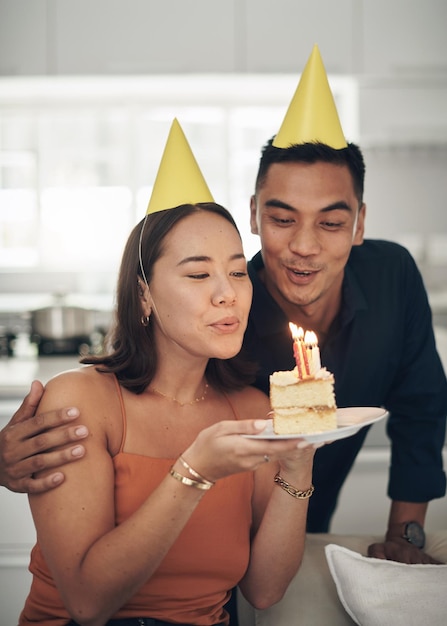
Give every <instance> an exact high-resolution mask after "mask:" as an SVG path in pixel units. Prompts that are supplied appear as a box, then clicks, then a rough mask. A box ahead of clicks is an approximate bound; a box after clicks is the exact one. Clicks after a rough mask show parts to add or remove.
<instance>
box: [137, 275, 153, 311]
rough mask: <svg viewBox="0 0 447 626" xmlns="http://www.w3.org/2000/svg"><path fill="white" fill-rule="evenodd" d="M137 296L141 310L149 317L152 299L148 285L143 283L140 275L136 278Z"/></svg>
mask: <svg viewBox="0 0 447 626" xmlns="http://www.w3.org/2000/svg"><path fill="white" fill-rule="evenodd" d="M137 289H138V297H139V298H140V302H141V310H142V313H143V315H144V316H145V317H149V316H150V314H151V312H152V300H151V295H150V292H149V287H148V286H147V285H146V283H144V282H143V281H142V280H141V278H140V277H138V278H137Z"/></svg>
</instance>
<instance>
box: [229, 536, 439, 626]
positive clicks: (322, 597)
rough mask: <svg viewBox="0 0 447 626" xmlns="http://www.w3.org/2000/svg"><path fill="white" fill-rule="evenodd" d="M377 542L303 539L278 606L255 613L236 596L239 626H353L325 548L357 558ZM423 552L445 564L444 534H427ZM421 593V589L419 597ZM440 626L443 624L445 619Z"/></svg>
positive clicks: (371, 538) (384, 625)
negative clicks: (299, 559) (295, 567)
mask: <svg viewBox="0 0 447 626" xmlns="http://www.w3.org/2000/svg"><path fill="white" fill-rule="evenodd" d="M379 541H382V539H381V538H380V537H377V536H374V535H336V534H312V535H307V538H306V549H305V552H304V557H303V562H302V565H301V568H300V570H299V572H298V574H297V575H296V576H295V578H294V579H293V580H292V582H291V583H290V585H289V588H288V589H287V591H286V593H285V595H284V597H283V599H282V600H281V601H280V602H278V603H277V604H275V605H274V606H272V607H270V608H269V609H266V610H264V611H258V610H254V609H253V608H252V607H251V606H250V605H249V604H248V602H247V601H246V600H245V599H244V598H243V596H242V594H239V599H238V609H239V623H240V626H255V625H256V626H310V625H312V626H314V625H315V626H323V625H324V626H326V625H330V626H353V625H354V624H355V621H353V619H352V617H351V616H350V615H349V613H348V612H347V611H346V610H345V609H344V607H343V604H342V603H341V602H340V599H339V596H338V593H337V588H336V586H335V583H334V580H333V578H332V575H331V572H330V570H329V566H328V562H327V560H326V555H325V546H326V545H328V544H336V545H339V546H344V547H345V548H348V549H349V550H352V551H355V552H357V553H359V554H366V551H367V548H368V546H369V545H370V544H371V543H376V542H379ZM426 550H427V552H428V553H429V554H431V555H432V556H433V557H435V558H437V559H439V560H440V561H443V562H445V563H447V530H446V531H439V532H437V533H428V535H427V546H426ZM423 567H426V566H425V565H424V566H423ZM436 567H443V566H436ZM446 567H447V566H446ZM435 571H437V572H441V570H435ZM444 589H446V592H445V594H446V596H447V585H444ZM373 591H374V590H371V592H373ZM424 592H425V588H424V589H422V590H420V591H419V594H420V595H421V594H424ZM394 617H395V616H394V615H393V619H392V620H391V621H388V622H386V621H385V622H382V623H381V624H380V626H388V625H389V624H393V626H394V624H395V621H394ZM444 623H445V624H447V619H445V620H444ZM420 624H424V625H426V626H437V624H436V622H432V623H431V622H430V621H429V620H425V618H423V620H422V621H419V624H418V626H420Z"/></svg>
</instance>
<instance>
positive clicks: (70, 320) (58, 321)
mask: <svg viewBox="0 0 447 626" xmlns="http://www.w3.org/2000/svg"><path fill="white" fill-rule="evenodd" d="M94 330H95V311H93V310H91V309H84V308H82V307H76V306H66V305H54V306H48V307H45V308H43V309H36V310H35V311H32V312H31V332H32V334H33V335H34V336H38V337H40V338H42V339H52V340H57V339H72V338H76V337H89V336H90V335H91V333H92V332H93V331H94Z"/></svg>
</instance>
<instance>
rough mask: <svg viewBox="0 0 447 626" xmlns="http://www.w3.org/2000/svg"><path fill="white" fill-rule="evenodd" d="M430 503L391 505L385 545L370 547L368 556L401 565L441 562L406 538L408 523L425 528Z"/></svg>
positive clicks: (395, 502)
mask: <svg viewBox="0 0 447 626" xmlns="http://www.w3.org/2000/svg"><path fill="white" fill-rule="evenodd" d="M427 507H428V503H427V502H423V503H417V502H399V501H393V502H392V503H391V509H390V515H389V519H388V531H387V533H386V536H385V541H384V542H383V543H373V544H372V545H370V546H369V547H368V556H372V557H375V558H377V559H388V560H391V561H399V562H400V563H435V564H439V563H440V561H437V560H436V559H434V558H432V557H431V556H430V555H429V554H427V553H426V552H424V548H423V547H422V548H418V547H417V546H415V545H413V544H412V543H410V542H409V541H408V540H407V539H405V538H404V530H405V525H406V523H407V522H418V524H420V526H422V527H423V526H424V522H425V515H426V513H427Z"/></svg>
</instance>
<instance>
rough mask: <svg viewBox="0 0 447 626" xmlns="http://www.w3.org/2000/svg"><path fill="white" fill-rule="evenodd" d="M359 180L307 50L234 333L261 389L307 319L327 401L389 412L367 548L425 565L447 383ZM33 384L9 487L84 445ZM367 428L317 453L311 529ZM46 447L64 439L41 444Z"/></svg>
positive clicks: (418, 293) (360, 168)
mask: <svg viewBox="0 0 447 626" xmlns="http://www.w3.org/2000/svg"><path fill="white" fill-rule="evenodd" d="M328 103H329V104H328ZM363 180H364V163H363V157H362V154H361V152H360V150H359V149H358V147H357V146H355V145H354V144H348V143H347V142H346V140H345V138H344V136H343V132H342V130H341V126H340V124H339V121H338V116H337V112H336V109H335V104H334V103H333V98H332V94H331V93H330V89H329V85H328V83H327V78H326V75H325V72H324V67H323V65H322V61H321V58H320V57H319V53H318V49H316V48H315V49H314V51H313V53H312V55H311V58H310V60H309V62H308V64H307V66H306V68H305V70H304V72H303V75H302V78H301V81H300V84H299V85H298V88H297V91H296V93H295V96H294V98H293V100H292V102H291V105H290V107H289V110H288V112H287V114H286V117H285V119H284V122H283V124H282V126H281V128H280V131H279V132H278V134H277V135H276V136H275V138H274V140H273V142H269V144H268V145H267V146H266V148H265V149H264V151H263V154H262V157H261V162H260V168H259V172H258V176H257V181H256V190H255V195H254V196H253V197H252V199H251V226H252V231H253V232H254V233H257V234H259V236H260V238H261V252H260V253H258V254H257V255H256V256H255V257H254V258H253V260H252V261H251V262H250V263H249V271H250V276H251V279H252V282H253V286H254V299H253V306H252V311H251V316H250V321H249V327H248V329H247V333H246V340H245V345H246V347H247V348H248V350H249V351H250V352H251V354H252V355H253V357H254V358H256V359H257V360H258V361H259V363H260V365H261V370H260V373H259V377H258V381H257V385H258V386H259V387H260V388H262V389H264V391H266V392H268V375H269V374H270V373H271V372H272V371H275V370H284V369H291V368H292V367H293V366H294V360H293V350H292V340H291V337H290V332H289V330H288V322H290V321H291V322H294V323H295V324H297V325H299V326H302V327H303V328H304V329H309V330H313V331H315V332H316V333H317V336H318V338H319V345H320V349H321V359H322V363H323V365H325V366H326V367H327V368H328V369H329V370H330V371H332V372H333V373H334V375H335V381H336V388H335V391H336V399H337V404H338V406H340V407H341V406H384V407H385V408H386V409H387V410H388V411H389V412H390V419H389V423H388V434H389V436H390V438H391V442H392V464H391V469H390V482H389V489H388V493H389V496H390V498H391V500H392V505H391V511H390V517H389V522H388V530H387V533H386V537H385V541H384V542H383V543H381V544H376V545H374V546H371V547H370V550H369V553H370V555H371V556H376V557H379V558H388V559H393V560H398V561H402V562H411V563H430V562H434V561H433V559H431V557H430V556H429V555H427V554H425V552H424V550H423V547H424V534H423V525H424V521H425V514H426V510H427V505H428V502H429V501H430V500H431V499H434V498H439V497H442V496H443V495H444V494H445V474H444V472H443V468H442V447H443V443H444V438H445V416H446V413H447V382H446V379H445V374H444V372H443V369H442V365H441V362H440V359H439V357H438V355H437V353H436V348H435V342H434V337H433V329H432V324H431V313H430V308H429V305H428V301H427V296H426V292H425V289H424V286H423V283H422V279H421V277H420V274H419V272H418V270H417V268H416V266H415V264H414V262H413V260H412V259H411V257H410V256H409V254H408V253H407V252H406V251H405V250H404V249H403V248H401V247H400V246H397V245H395V244H391V243H385V242H378V241H365V242H364V241H363V233H364V223H365V211H366V207H365V205H364V203H363ZM39 396H40V389H39V388H38V387H37V386H35V387H33V389H32V391H31V395H30V396H29V397H28V398H27V399H26V400H25V401H24V404H23V405H22V407H21V408H20V409H19V411H18V412H17V413H16V415H15V416H14V418H13V420H12V422H11V423H10V425H8V426H6V427H5V429H4V430H3V431H2V433H0V482H1V483H2V484H3V485H5V486H7V487H8V488H10V489H14V490H16V491H34V492H35V491H41V490H45V489H48V488H52V487H54V486H57V484H59V483H60V482H61V480H63V475H62V473H61V472H60V471H58V472H57V473H56V474H54V475H53V476H50V477H48V478H47V479H46V482H42V481H41V480H40V479H33V478H32V477H31V473H32V472H35V471H37V470H38V469H39V468H41V467H43V466H45V467H56V466H57V465H58V464H60V463H61V462H68V461H70V460H74V459H75V458H77V457H76V455H79V456H81V455H82V454H83V453H84V452H85V450H84V448H83V446H82V444H80V443H79V441H82V438H83V437H85V436H86V433H85V431H82V429H81V431H77V430H76V429H74V428H73V427H70V426H69V425H67V424H69V421H70V419H75V416H74V415H72V416H70V415H69V414H67V412H64V411H61V412H59V414H57V415H56V414H51V415H47V416H43V417H39V419H38V420H36V418H33V419H28V418H30V417H32V415H33V413H34V408H35V406H36V404H37V402H38V399H39ZM54 425H55V426H57V427H56V429H55V431H50V430H47V429H48V428H52V426H54ZM78 428H79V427H78ZM38 433H42V434H38ZM366 434H367V429H362V430H361V431H360V432H359V433H358V434H357V435H355V436H353V437H350V438H348V439H345V440H341V441H337V442H334V443H332V444H330V445H327V446H324V447H323V448H321V449H320V450H318V451H317V454H316V458H315V470H314V474H315V476H314V484H315V493H314V495H313V496H312V498H311V501H310V508H309V518H308V519H309V521H308V529H309V532H326V531H327V530H328V529H329V526H330V520H331V517H332V515H333V512H334V510H335V507H336V504H337V497H338V494H339V491H340V489H341V487H342V485H343V483H344V481H345V479H346V476H347V475H348V473H349V471H350V469H351V467H352V464H353V462H354V460H355V458H356V455H357V453H358V451H359V450H360V448H361V446H362V444H363V442H364V439H365V436H366ZM35 435H38V436H37V437H36V436H35ZM55 445H65V447H66V449H64V450H62V451H50V452H46V451H47V450H48V449H50V448H53V447H54V446H55ZM39 452H43V454H41V455H38V456H34V455H35V454H36V453H39ZM360 505H361V503H359V506H360Z"/></svg>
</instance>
